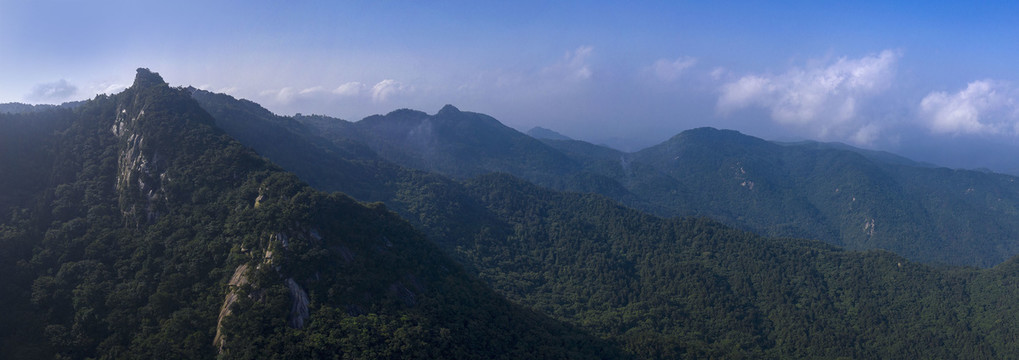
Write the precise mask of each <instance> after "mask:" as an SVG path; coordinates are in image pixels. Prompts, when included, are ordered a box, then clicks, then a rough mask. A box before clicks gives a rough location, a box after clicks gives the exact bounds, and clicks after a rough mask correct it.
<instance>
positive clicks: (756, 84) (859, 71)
mask: <svg viewBox="0 0 1019 360" xmlns="http://www.w3.org/2000/svg"><path fill="white" fill-rule="evenodd" d="M899 58H900V54H899V53H898V52H896V51H892V50H885V51H882V52H881V53H879V54H875V55H869V56H865V57H862V58H858V59H847V58H840V59H838V60H837V61H835V62H834V63H829V64H820V65H814V66H810V67H807V68H793V69H790V70H788V71H786V72H785V73H782V74H778V75H770V74H764V75H746V76H742V77H740V78H738V79H736V80H734V81H730V82H726V83H724V84H723V85H722V86H721V95H720V96H719V99H718V103H717V108H718V110H719V112H721V113H722V114H728V113H730V112H733V111H735V110H738V109H742V108H748V107H758V108H763V109H766V110H768V111H769V112H770V117H771V119H772V120H774V121H775V122H778V123H779V124H783V125H789V126H796V127H801V128H804V129H807V130H808V131H809V132H811V135H812V136H816V137H819V138H822V139H830V138H844V139H848V140H852V141H854V142H858V143H866V142H869V141H872V140H873V139H874V138H875V137H876V136H877V132H878V130H879V127H880V126H879V125H878V124H874V123H871V122H868V121H866V120H865V119H860V118H859V117H858V114H859V109H860V107H861V105H863V103H864V102H866V101H867V100H868V99H869V98H871V97H873V96H875V95H877V94H880V93H881V92H883V91H884V90H885V89H887V88H888V87H889V85H890V84H891V82H892V79H893V77H894V75H895V65H896V62H897V61H898V59H899Z"/></svg>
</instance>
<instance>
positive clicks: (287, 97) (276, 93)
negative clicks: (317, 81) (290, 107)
mask: <svg viewBox="0 0 1019 360" xmlns="http://www.w3.org/2000/svg"><path fill="white" fill-rule="evenodd" d="M297 94H298V91H296V90H294V89H293V88H291V87H285V88H282V89H279V90H265V91H262V92H261V93H259V95H261V96H265V97H269V98H270V99H272V100H273V101H275V102H277V103H281V104H289V103H291V102H293V101H294V98H295V97H296V96H297Z"/></svg>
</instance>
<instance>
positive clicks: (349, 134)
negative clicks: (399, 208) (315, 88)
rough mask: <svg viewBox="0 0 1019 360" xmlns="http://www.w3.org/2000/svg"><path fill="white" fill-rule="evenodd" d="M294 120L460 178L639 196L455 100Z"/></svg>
mask: <svg viewBox="0 0 1019 360" xmlns="http://www.w3.org/2000/svg"><path fill="white" fill-rule="evenodd" d="M295 119H296V120H297V121H300V122H303V123H304V124H306V125H308V126H310V127H312V128H314V129H315V131H316V132H318V133H319V134H321V135H322V136H324V137H325V138H327V139H329V140H331V141H334V142H339V143H349V142H356V143H360V144H364V145H366V146H368V147H370V148H371V149H372V150H373V151H374V152H375V153H376V154H378V156H380V157H381V158H384V159H386V160H388V161H390V162H392V163H394V164H397V165H400V166H403V167H407V168H411V169H417V170H423V171H430V172H436V173H440V174H443V175H447V176H450V177H453V178H457V179H466V178H469V177H473V176H477V175H482V174H487V173H491V172H504V173H508V174H513V175H515V176H519V177H521V178H524V179H527V180H529V181H533V182H535V183H538V184H541V185H544V186H549V187H552V188H556V189H565V190H571V191H580V192H597V193H602V194H612V196H614V197H616V198H618V199H621V200H622V201H636V199H634V198H633V196H632V195H630V194H628V192H627V190H626V189H625V188H623V187H622V186H621V185H620V184H618V183H616V182H615V181H614V180H612V179H609V178H607V177H605V176H603V175H602V174H598V173H593V172H588V171H584V169H583V166H582V164H580V163H578V162H577V161H574V160H573V159H571V158H569V157H567V156H566V155H564V154H563V153H561V152H559V151H556V150H555V149H553V148H551V147H549V146H548V145H546V144H544V143H542V142H541V141H540V140H538V139H535V138H533V137H530V136H528V135H525V134H522V133H520V132H518V131H516V130H514V129H512V128H509V127H507V126H505V125H503V124H502V123H500V122H499V121H497V120H495V119H494V118H492V117H490V116H487V115H484V114H478V113H473V112H463V111H460V110H459V109H457V108H456V107H454V106H452V105H446V106H444V107H443V108H442V109H441V110H439V112H437V113H436V114H435V115H428V114H426V113H424V112H420V111H416V110H408V109H401V110H396V111H393V112H390V113H389V114H386V115H374V116H369V117H367V118H365V119H362V120H361V121H358V122H354V123H350V122H346V121H343V120H339V119H333V120H331V121H330V120H327V119H323V118H321V117H296V118H295Z"/></svg>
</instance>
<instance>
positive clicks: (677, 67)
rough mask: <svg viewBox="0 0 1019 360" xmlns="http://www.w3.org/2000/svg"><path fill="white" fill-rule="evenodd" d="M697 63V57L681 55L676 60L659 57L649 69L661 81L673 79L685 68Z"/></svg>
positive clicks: (684, 70)
mask: <svg viewBox="0 0 1019 360" xmlns="http://www.w3.org/2000/svg"><path fill="white" fill-rule="evenodd" d="M696 64H697V59H695V58H692V57H689V56H683V57H680V58H677V59H676V60H666V59H659V60H658V61H655V63H654V65H651V71H652V72H654V74H655V76H657V77H658V78H659V79H661V80H663V81H673V80H676V79H677V78H679V76H680V75H682V74H683V73H684V72H686V70H687V69H689V68H691V67H693V66H694V65H696Z"/></svg>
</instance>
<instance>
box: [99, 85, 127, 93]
mask: <svg viewBox="0 0 1019 360" xmlns="http://www.w3.org/2000/svg"><path fill="white" fill-rule="evenodd" d="M99 87H100V88H101V90H99V92H98V93H97V94H108V95H112V94H116V93H119V92H121V91H124V90H126V89H127V85H125V84H109V85H106V84H100V85H99Z"/></svg>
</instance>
